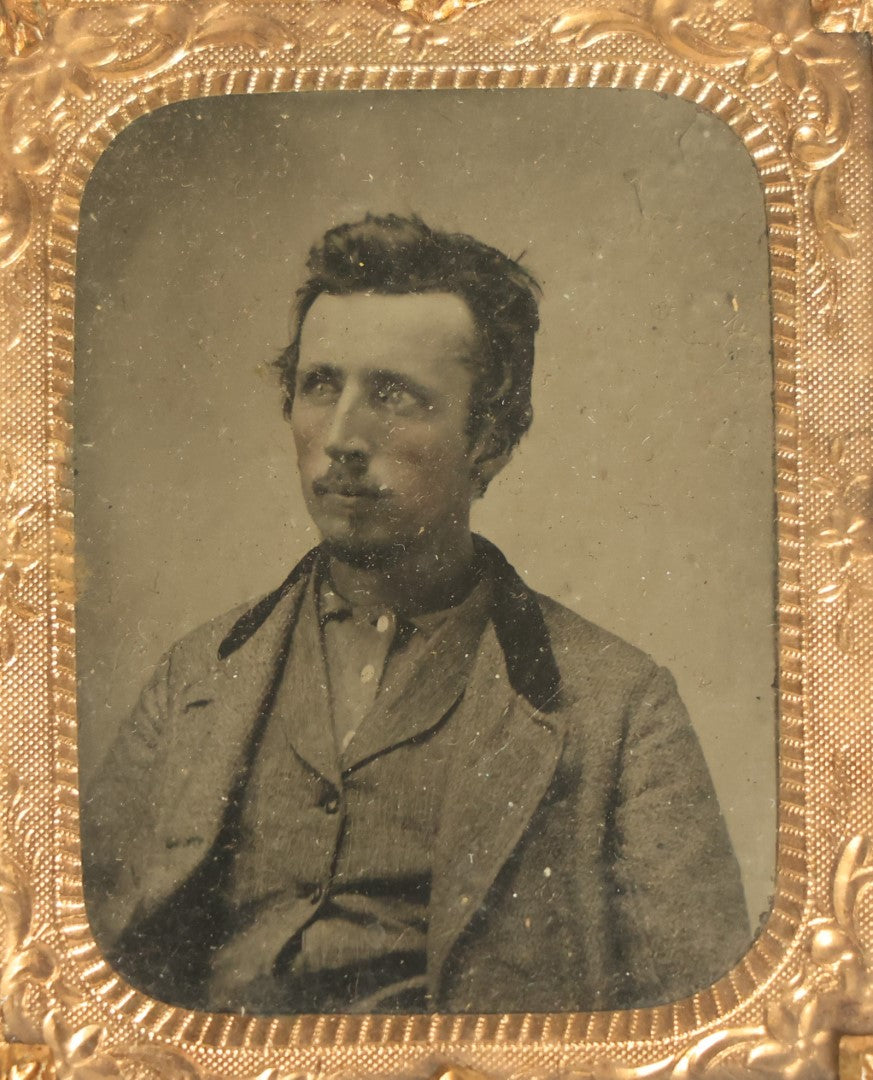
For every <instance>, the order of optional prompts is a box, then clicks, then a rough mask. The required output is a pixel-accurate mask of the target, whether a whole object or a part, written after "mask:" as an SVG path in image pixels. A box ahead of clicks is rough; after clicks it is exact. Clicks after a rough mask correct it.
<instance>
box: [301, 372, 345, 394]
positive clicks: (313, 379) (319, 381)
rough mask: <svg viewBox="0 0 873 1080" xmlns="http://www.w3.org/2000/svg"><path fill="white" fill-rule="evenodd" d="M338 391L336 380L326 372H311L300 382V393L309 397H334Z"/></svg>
mask: <svg viewBox="0 0 873 1080" xmlns="http://www.w3.org/2000/svg"><path fill="white" fill-rule="evenodd" d="M338 389H339V388H338V387H337V383H336V379H335V378H333V377H332V376H331V375H330V374H329V373H328V372H326V371H309V372H307V373H306V374H305V375H304V376H303V378H302V380H301V382H300V391H301V393H303V394H305V395H306V396H307V397H314V398H329V397H333V396H334V395H335V394H336V393H337V392H338Z"/></svg>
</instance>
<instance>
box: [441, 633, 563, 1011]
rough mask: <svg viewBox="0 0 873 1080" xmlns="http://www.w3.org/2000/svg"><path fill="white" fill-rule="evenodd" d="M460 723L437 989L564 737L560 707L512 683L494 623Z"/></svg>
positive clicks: (446, 828) (543, 787) (444, 823)
mask: <svg viewBox="0 0 873 1080" xmlns="http://www.w3.org/2000/svg"><path fill="white" fill-rule="evenodd" d="M456 724H457V726H456V728H455V730H456V731H459V732H461V733H462V739H461V741H460V742H459V745H458V748H457V752H456V754H455V757H454V759H453V761H452V762H451V763H450V767H449V773H448V776H447V780H446V791H445V798H444V802H443V811H442V816H441V819H440V826H439V832H438V835H437V841H436V845H435V851H434V865H433V886H432V891H431V903H430V925H429V929H428V971H429V972H430V973H431V989H432V991H435V990H436V989H437V985H438V982H439V979H440V976H441V973H442V970H443V968H444V965H445V963H446V960H447V959H448V957H449V953H450V952H451V949H452V947H453V945H454V944H455V942H456V941H457V939H458V937H459V935H460V934H461V932H462V931H463V930H464V927H465V926H466V925H467V923H468V922H469V920H470V918H471V917H472V915H473V914H474V913H475V912H476V911H477V910H478V909H479V908H480V907H481V905H482V903H483V902H484V900H485V896H486V893H487V892H488V890H489V889H490V887H491V885H492V884H493V882H494V880H495V878H496V877H497V874H498V873H499V871H500V869H501V867H502V866H503V865H504V863H505V862H506V860H507V859H508V858H509V856H510V854H511V853H512V851H513V849H514V848H515V847H516V845H517V844H518V842H519V840H520V839H521V837H522V834H523V833H524V831H525V829H526V827H527V825H528V823H529V822H530V819H531V817H532V816H533V813H534V811H535V810H536V808H537V806H538V805H539V803H540V801H541V800H542V798H543V796H544V795H545V793H546V791H547V789H548V786H549V783H550V782H551V779H552V776H553V774H554V772H555V768H556V766H557V763H558V760H559V759H560V756H561V751H562V749H563V745H564V733H565V729H564V719H563V713H562V712H561V711H559V710H553V711H551V712H549V713H548V714H546V713H543V712H540V711H538V710H537V709H535V708H534V707H533V706H532V705H531V703H530V702H529V701H528V700H527V699H526V698H525V697H523V696H522V695H520V694H518V693H517V692H516V691H515V690H514V689H513V688H512V685H511V683H510V680H509V677H508V672H507V668H506V664H505V661H504V650H503V649H502V648H501V645H500V643H499V642H498V640H497V635H496V633H495V629H494V627H493V625H489V626H488V628H487V629H486V631H485V633H484V635H483V638H482V643H481V647H480V650H479V654H478V656H477V658H476V663H475V666H474V669H473V671H472V673H471V676H470V679H469V683H468V686H467V690H466V693H465V695H464V699H463V701H462V703H461V705H460V707H459V709H458V713H457V714H456Z"/></svg>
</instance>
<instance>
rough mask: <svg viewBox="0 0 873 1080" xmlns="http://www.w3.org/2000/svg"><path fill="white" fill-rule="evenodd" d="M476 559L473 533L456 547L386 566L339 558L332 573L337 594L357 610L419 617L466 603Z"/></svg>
mask: <svg viewBox="0 0 873 1080" xmlns="http://www.w3.org/2000/svg"><path fill="white" fill-rule="evenodd" d="M474 555H475V553H474V549H473V538H472V536H471V535H470V533H469V532H468V533H466V534H465V535H464V536H463V537H461V538H459V541H458V542H457V543H455V544H453V545H452V546H451V547H450V548H444V549H443V550H441V551H439V552H435V551H433V550H427V551H425V550H422V551H413V552H407V553H405V554H404V555H403V556H402V557H400V558H398V559H397V560H392V562H391V563H390V565H387V566H384V567H383V566H380V567H378V568H376V567H361V566H354V565H352V564H350V563H348V562H345V561H344V560H343V559H341V558H339V557H338V556H336V555H334V556H332V557H331V560H330V563H329V573H330V578H331V581H332V583H333V586H334V588H335V589H336V590H337V592H339V593H340V594H341V595H342V596H343V597H345V599H346V600H348V601H349V603H351V604H354V605H355V606H359V607H362V608H366V609H368V610H378V609H380V608H386V609H389V610H391V611H401V612H403V613H404V614H408V615H418V614H424V613H425V612H429V611H441V610H443V609H444V608H448V607H453V606H454V605H455V604H458V603H460V602H461V600H463V599H464V597H465V596H466V595H467V594H468V593H469V591H470V589H471V588H472V587H473V584H474V582H475V565H474V564H475V558H474Z"/></svg>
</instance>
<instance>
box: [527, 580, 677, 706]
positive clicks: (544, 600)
mask: <svg viewBox="0 0 873 1080" xmlns="http://www.w3.org/2000/svg"><path fill="white" fill-rule="evenodd" d="M534 595H535V596H536V600H537V604H538V605H539V607H540V610H541V611H542V613H543V619H544V620H545V624H546V628H547V629H548V633H549V639H550V643H551V647H552V653H553V655H554V657H555V661H556V663H557V665H558V669H559V671H560V673H561V678H562V680H563V681H564V682H565V683H568V684H569V685H570V686H575V687H580V684H581V686H585V687H586V688H590V686H591V684H592V682H596V684H597V685H598V686H599V687H600V688H602V689H604V690H606V689H607V688H609V687H612V688H614V689H616V690H618V691H619V692H623V693H626V692H627V691H628V690H629V689H630V688H632V687H644V686H645V685H646V684H648V683H649V682H650V681H651V680H652V679H653V678H655V676H656V674H657V673H658V672H661V671H663V669H661V668H659V666H658V664H657V663H656V662H655V661H654V660H653V659H652V657H651V656H649V655H648V654H647V653H646V652H644V651H643V650H642V649H640V648H638V647H637V646H636V645H632V644H631V643H630V642H629V641H625V640H624V639H623V638H621V637H619V636H618V635H617V634H614V633H612V632H611V631H609V630H605V629H604V628H603V627H602V626H598V625H597V624H596V623H593V622H591V621H590V620H589V619H586V618H584V617H583V616H582V615H579V614H577V613H576V612H575V611H572V610H571V609H570V608H568V607H565V606H564V604H561V603H559V602H558V601H557V600H554V599H552V597H550V596H545V595H543V594H542V593H535V594H534Z"/></svg>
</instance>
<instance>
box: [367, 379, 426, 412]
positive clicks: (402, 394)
mask: <svg viewBox="0 0 873 1080" xmlns="http://www.w3.org/2000/svg"><path fill="white" fill-rule="evenodd" d="M375 397H376V400H377V401H378V402H379V404H380V405H384V406H387V407H388V408H389V409H399V410H403V409H414V408H420V407H423V402H422V401H421V399H420V398H419V396H418V395H417V394H414V393H413V392H412V391H411V390H410V389H409V387H407V386H403V385H402V384H401V383H388V384H387V385H385V386H380V387H379V388H378V389H377V390H376V393H375Z"/></svg>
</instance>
